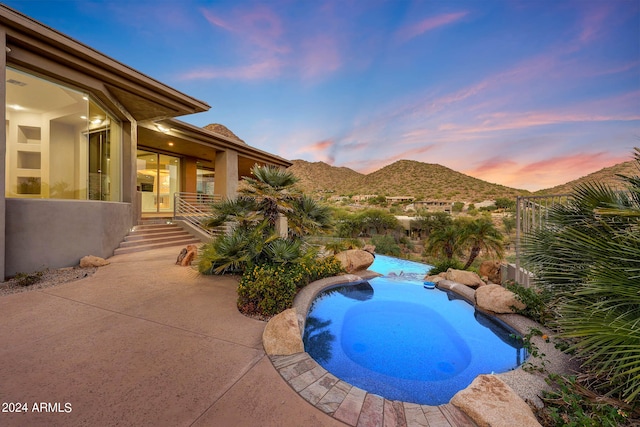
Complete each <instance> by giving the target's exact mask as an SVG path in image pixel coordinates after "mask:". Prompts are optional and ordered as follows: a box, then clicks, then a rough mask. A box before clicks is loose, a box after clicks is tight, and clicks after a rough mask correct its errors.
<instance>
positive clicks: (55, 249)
mask: <svg viewBox="0 0 640 427" xmlns="http://www.w3.org/2000/svg"><path fill="white" fill-rule="evenodd" d="M6 205H7V206H6V208H7V209H6V229H5V242H6V248H7V251H6V256H5V261H6V263H5V275H6V276H9V277H10V276H12V275H15V274H16V273H22V272H33V271H38V270H42V269H44V268H47V267H51V266H55V267H70V266H74V265H77V264H78V262H79V261H80V258H82V257H83V256H85V255H95V256H99V257H103V258H107V257H110V256H111V255H113V249H114V248H116V247H117V246H118V244H119V243H120V242H121V241H122V240H123V239H124V236H125V235H126V234H127V232H128V230H129V229H130V226H131V218H132V217H133V212H132V209H133V208H132V205H131V203H118V202H103V201H91V200H51V199H6Z"/></svg>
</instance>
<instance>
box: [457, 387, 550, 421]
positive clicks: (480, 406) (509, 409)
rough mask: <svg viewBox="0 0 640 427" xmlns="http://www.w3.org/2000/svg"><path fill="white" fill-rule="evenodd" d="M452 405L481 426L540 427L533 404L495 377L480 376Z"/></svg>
mask: <svg viewBox="0 0 640 427" xmlns="http://www.w3.org/2000/svg"><path fill="white" fill-rule="evenodd" d="M451 403H452V404H453V405H455V406H457V407H458V408H460V409H461V410H462V411H463V412H464V413H465V414H467V415H468V416H469V417H470V418H471V419H472V420H473V421H475V423H476V424H478V426H479V427H489V426H491V427H513V426H518V427H540V423H539V422H538V420H537V419H536V417H535V415H533V412H532V411H531V409H530V408H529V405H527V404H526V402H525V401H524V400H522V399H521V398H520V396H518V395H517V394H516V393H515V392H514V391H513V390H512V389H511V387H509V386H508V385H506V384H505V383H504V382H503V381H502V380H501V379H500V378H498V377H497V376H495V375H479V376H477V377H476V379H475V380H473V382H472V383H471V385H469V387H467V388H465V389H464V390H461V391H459V392H458V393H456V394H455V396H453V398H452V399H451Z"/></svg>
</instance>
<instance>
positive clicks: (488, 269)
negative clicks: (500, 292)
mask: <svg viewBox="0 0 640 427" xmlns="http://www.w3.org/2000/svg"><path fill="white" fill-rule="evenodd" d="M500 267H501V264H500V261H484V262H483V263H482V264H480V268H478V275H479V276H480V277H486V278H487V280H488V281H489V282H491V283H496V284H498V285H499V284H500V283H502V269H501V268H500Z"/></svg>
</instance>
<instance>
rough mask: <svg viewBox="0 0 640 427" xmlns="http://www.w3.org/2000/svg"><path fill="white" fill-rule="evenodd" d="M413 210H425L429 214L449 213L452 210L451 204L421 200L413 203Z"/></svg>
mask: <svg viewBox="0 0 640 427" xmlns="http://www.w3.org/2000/svg"><path fill="white" fill-rule="evenodd" d="M413 207H414V209H415V210H421V209H424V210H427V211H430V212H449V213H451V209H452V208H453V202H449V201H442V200H422V201H419V202H413Z"/></svg>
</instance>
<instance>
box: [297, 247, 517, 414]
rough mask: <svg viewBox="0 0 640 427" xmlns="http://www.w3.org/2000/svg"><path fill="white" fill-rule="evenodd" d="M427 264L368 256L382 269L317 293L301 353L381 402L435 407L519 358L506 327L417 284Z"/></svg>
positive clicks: (451, 298)
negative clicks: (358, 280)
mask: <svg viewBox="0 0 640 427" xmlns="http://www.w3.org/2000/svg"><path fill="white" fill-rule="evenodd" d="M429 268H430V266H427V265H424V264H419V263H409V262H407V261H403V260H398V259H395V258H390V257H384V256H382V255H376V261H375V262H374V264H373V265H372V267H370V269H371V270H373V271H376V272H379V273H381V274H384V275H385V276H383V277H378V278H375V279H371V280H369V281H366V282H361V283H358V284H356V285H345V286H337V287H334V288H331V289H328V290H325V291H324V292H322V293H320V294H319V295H318V297H317V298H316V300H315V301H314V302H313V304H312V306H311V309H310V310H309V313H308V315H307V321H306V325H305V333H304V345H305V350H306V351H307V353H309V354H310V355H311V357H313V358H314V359H315V360H316V361H317V362H318V363H319V364H320V365H322V366H323V367H324V368H325V369H326V370H327V371H329V372H331V373H332V374H333V375H335V376H336V377H338V378H340V379H342V380H344V381H346V382H348V383H350V384H352V385H355V386H357V387H359V388H362V389H364V390H366V391H368V392H370V393H374V394H378V395H380V396H383V397H385V398H387V399H391V400H401V401H405V402H413V403H419V404H423V405H439V404H443V403H447V402H448V401H449V400H450V399H451V397H453V395H454V394H455V393H456V392H458V391H459V390H462V389H463V388H465V387H467V386H468V385H469V384H470V383H471V381H473V379H474V378H475V377H476V376H478V375H480V374H489V373H492V372H494V373H499V372H505V371H508V370H511V369H514V368H516V367H517V366H518V365H519V364H520V363H522V361H523V359H524V357H526V355H525V350H524V349H523V348H522V346H521V345H520V344H519V343H518V341H517V340H515V339H513V338H511V337H510V331H508V330H507V329H505V328H503V327H502V326H501V325H499V324H497V323H496V322H495V321H494V320H493V319H492V318H490V317H487V316H484V315H482V314H480V313H476V312H475V310H474V308H473V307H472V306H471V305H469V304H468V303H466V302H465V301H462V300H459V299H456V298H455V296H453V295H452V294H448V293H446V292H443V291H440V290H437V289H425V288H424V287H423V282H422V278H423V277H424V274H425V272H426V271H428V269H429Z"/></svg>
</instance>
